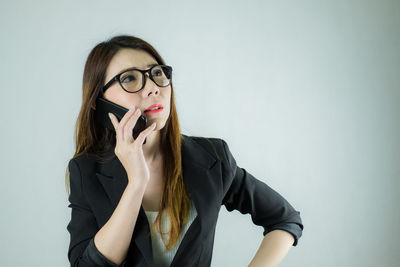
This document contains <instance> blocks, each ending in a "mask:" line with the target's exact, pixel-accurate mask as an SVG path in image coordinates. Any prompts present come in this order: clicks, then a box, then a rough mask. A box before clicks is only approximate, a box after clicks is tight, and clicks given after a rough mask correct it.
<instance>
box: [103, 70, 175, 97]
mask: <svg viewBox="0 0 400 267" xmlns="http://www.w3.org/2000/svg"><path fill="white" fill-rule="evenodd" d="M146 72H148V73H149V77H150V79H151V80H152V81H153V82H154V83H155V84H157V85H158V86H160V87H166V86H168V85H169V84H170V82H171V76H172V67H171V66H168V65H155V66H152V67H151V68H150V69H148V70H139V69H137V68H130V69H127V70H125V71H123V72H121V73H119V74H117V75H115V76H114V78H112V79H111V80H110V81H109V82H108V83H107V84H106V85H104V87H103V90H102V92H103V93H104V92H105V90H106V89H107V88H108V87H110V86H111V85H112V84H113V83H114V82H115V81H118V83H119V84H120V85H121V87H122V89H124V90H125V91H126V92H128V93H136V92H138V91H140V90H142V89H143V88H144V85H145V83H146V77H145V74H146Z"/></svg>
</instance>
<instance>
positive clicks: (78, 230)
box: [67, 159, 126, 267]
mask: <svg viewBox="0 0 400 267" xmlns="http://www.w3.org/2000/svg"><path fill="white" fill-rule="evenodd" d="M68 169H69V173H70V176H69V183H70V195H69V197H68V200H69V202H70V204H69V205H68V207H70V208H71V209H72V210H71V220H70V222H69V223H68V225H67V230H68V232H69V233H70V244H69V248H68V259H69V261H70V264H71V267H78V266H80V267H123V266H125V265H126V260H125V261H124V262H123V263H122V264H121V265H117V264H115V263H113V262H111V261H110V260H108V259H107V258H106V257H105V256H103V255H102V254H101V253H100V251H98V250H97V248H96V246H95V244H94V236H95V234H96V233H97V231H98V230H99V228H98V226H97V223H96V218H95V216H94V214H93V212H92V210H91V208H90V206H89V204H88V202H87V200H86V198H85V195H84V193H83V190H82V177H81V172H80V169H79V165H78V163H77V162H76V161H75V159H71V160H70V161H69V163H68Z"/></svg>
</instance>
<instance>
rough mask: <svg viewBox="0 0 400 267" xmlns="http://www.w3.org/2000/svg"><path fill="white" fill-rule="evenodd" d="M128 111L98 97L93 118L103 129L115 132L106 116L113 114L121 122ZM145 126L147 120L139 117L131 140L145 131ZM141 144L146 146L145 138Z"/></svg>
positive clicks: (141, 116)
mask: <svg viewBox="0 0 400 267" xmlns="http://www.w3.org/2000/svg"><path fill="white" fill-rule="evenodd" d="M128 111H129V110H128V109H127V108H124V107H122V106H120V105H118V104H116V103H114V102H111V101H109V100H107V99H105V98H102V97H98V98H97V99H96V110H95V111H94V118H95V120H96V121H97V122H98V123H100V124H101V125H103V126H104V127H106V128H108V129H110V130H113V131H115V129H114V126H113V124H112V122H111V120H110V117H109V116H108V113H109V112H110V113H113V114H114V115H115V116H116V117H117V118H118V121H121V119H122V117H123V116H124V115H125V113H126V112H128ZM146 126H147V118H146V117H145V116H143V115H140V117H139V119H138V120H137V121H136V124H135V126H134V127H133V130H132V136H133V138H134V139H136V138H137V136H138V135H139V133H140V132H141V131H143V130H144V129H146ZM143 144H146V138H145V139H144V142H143Z"/></svg>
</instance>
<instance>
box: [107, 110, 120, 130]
mask: <svg viewBox="0 0 400 267" xmlns="http://www.w3.org/2000/svg"><path fill="white" fill-rule="evenodd" d="M108 116H109V117H110V121H111V124H112V125H113V127H114V130H115V131H116V130H117V129H118V122H117V121H116V117H115V115H114V114H113V113H111V112H109V113H108Z"/></svg>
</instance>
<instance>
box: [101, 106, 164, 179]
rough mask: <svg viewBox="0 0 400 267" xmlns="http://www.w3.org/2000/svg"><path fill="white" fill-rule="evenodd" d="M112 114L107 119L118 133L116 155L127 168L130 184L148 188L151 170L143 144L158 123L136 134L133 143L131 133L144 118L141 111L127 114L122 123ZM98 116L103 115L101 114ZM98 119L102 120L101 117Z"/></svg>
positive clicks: (121, 120) (124, 115)
mask: <svg viewBox="0 0 400 267" xmlns="http://www.w3.org/2000/svg"><path fill="white" fill-rule="evenodd" d="M100 101H101V100H100ZM99 103H100V102H99ZM107 104H108V103H107ZM98 111H100V110H98V106H96V112H98ZM103 111H104V110H103ZM135 111H137V112H135ZM106 112H107V111H106ZM110 113H111V116H110V117H109V116H108V112H107V118H108V121H109V122H110V124H111V126H112V127H113V129H114V131H115V132H116V139H117V140H116V146H115V154H116V156H117V157H118V159H119V160H120V162H121V164H122V165H123V167H124V168H125V171H126V173H127V176H128V182H129V183H131V184H132V183H135V184H136V185H139V186H146V185H147V182H148V181H149V180H150V170H149V167H148V164H147V162H146V159H145V157H144V153H143V147H142V144H144V142H145V140H146V136H148V135H149V134H150V133H152V131H153V130H154V129H155V126H156V123H153V124H152V125H150V126H149V127H147V128H145V129H144V130H143V131H140V132H138V133H137V132H136V133H137V137H136V138H134V139H133V142H132V135H131V132H132V130H133V129H134V126H136V125H137V124H138V122H139V121H140V120H139V118H140V117H144V116H143V115H141V114H140V110H138V109H136V110H133V111H132V112H125V114H123V116H122V118H121V119H120V121H118V119H117V116H115V115H114V114H113V113H112V112H110ZM98 114H101V112H99V113H98ZM98 118H100V116H99V115H98ZM145 119H146V118H145ZM145 122H147V121H145Z"/></svg>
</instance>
